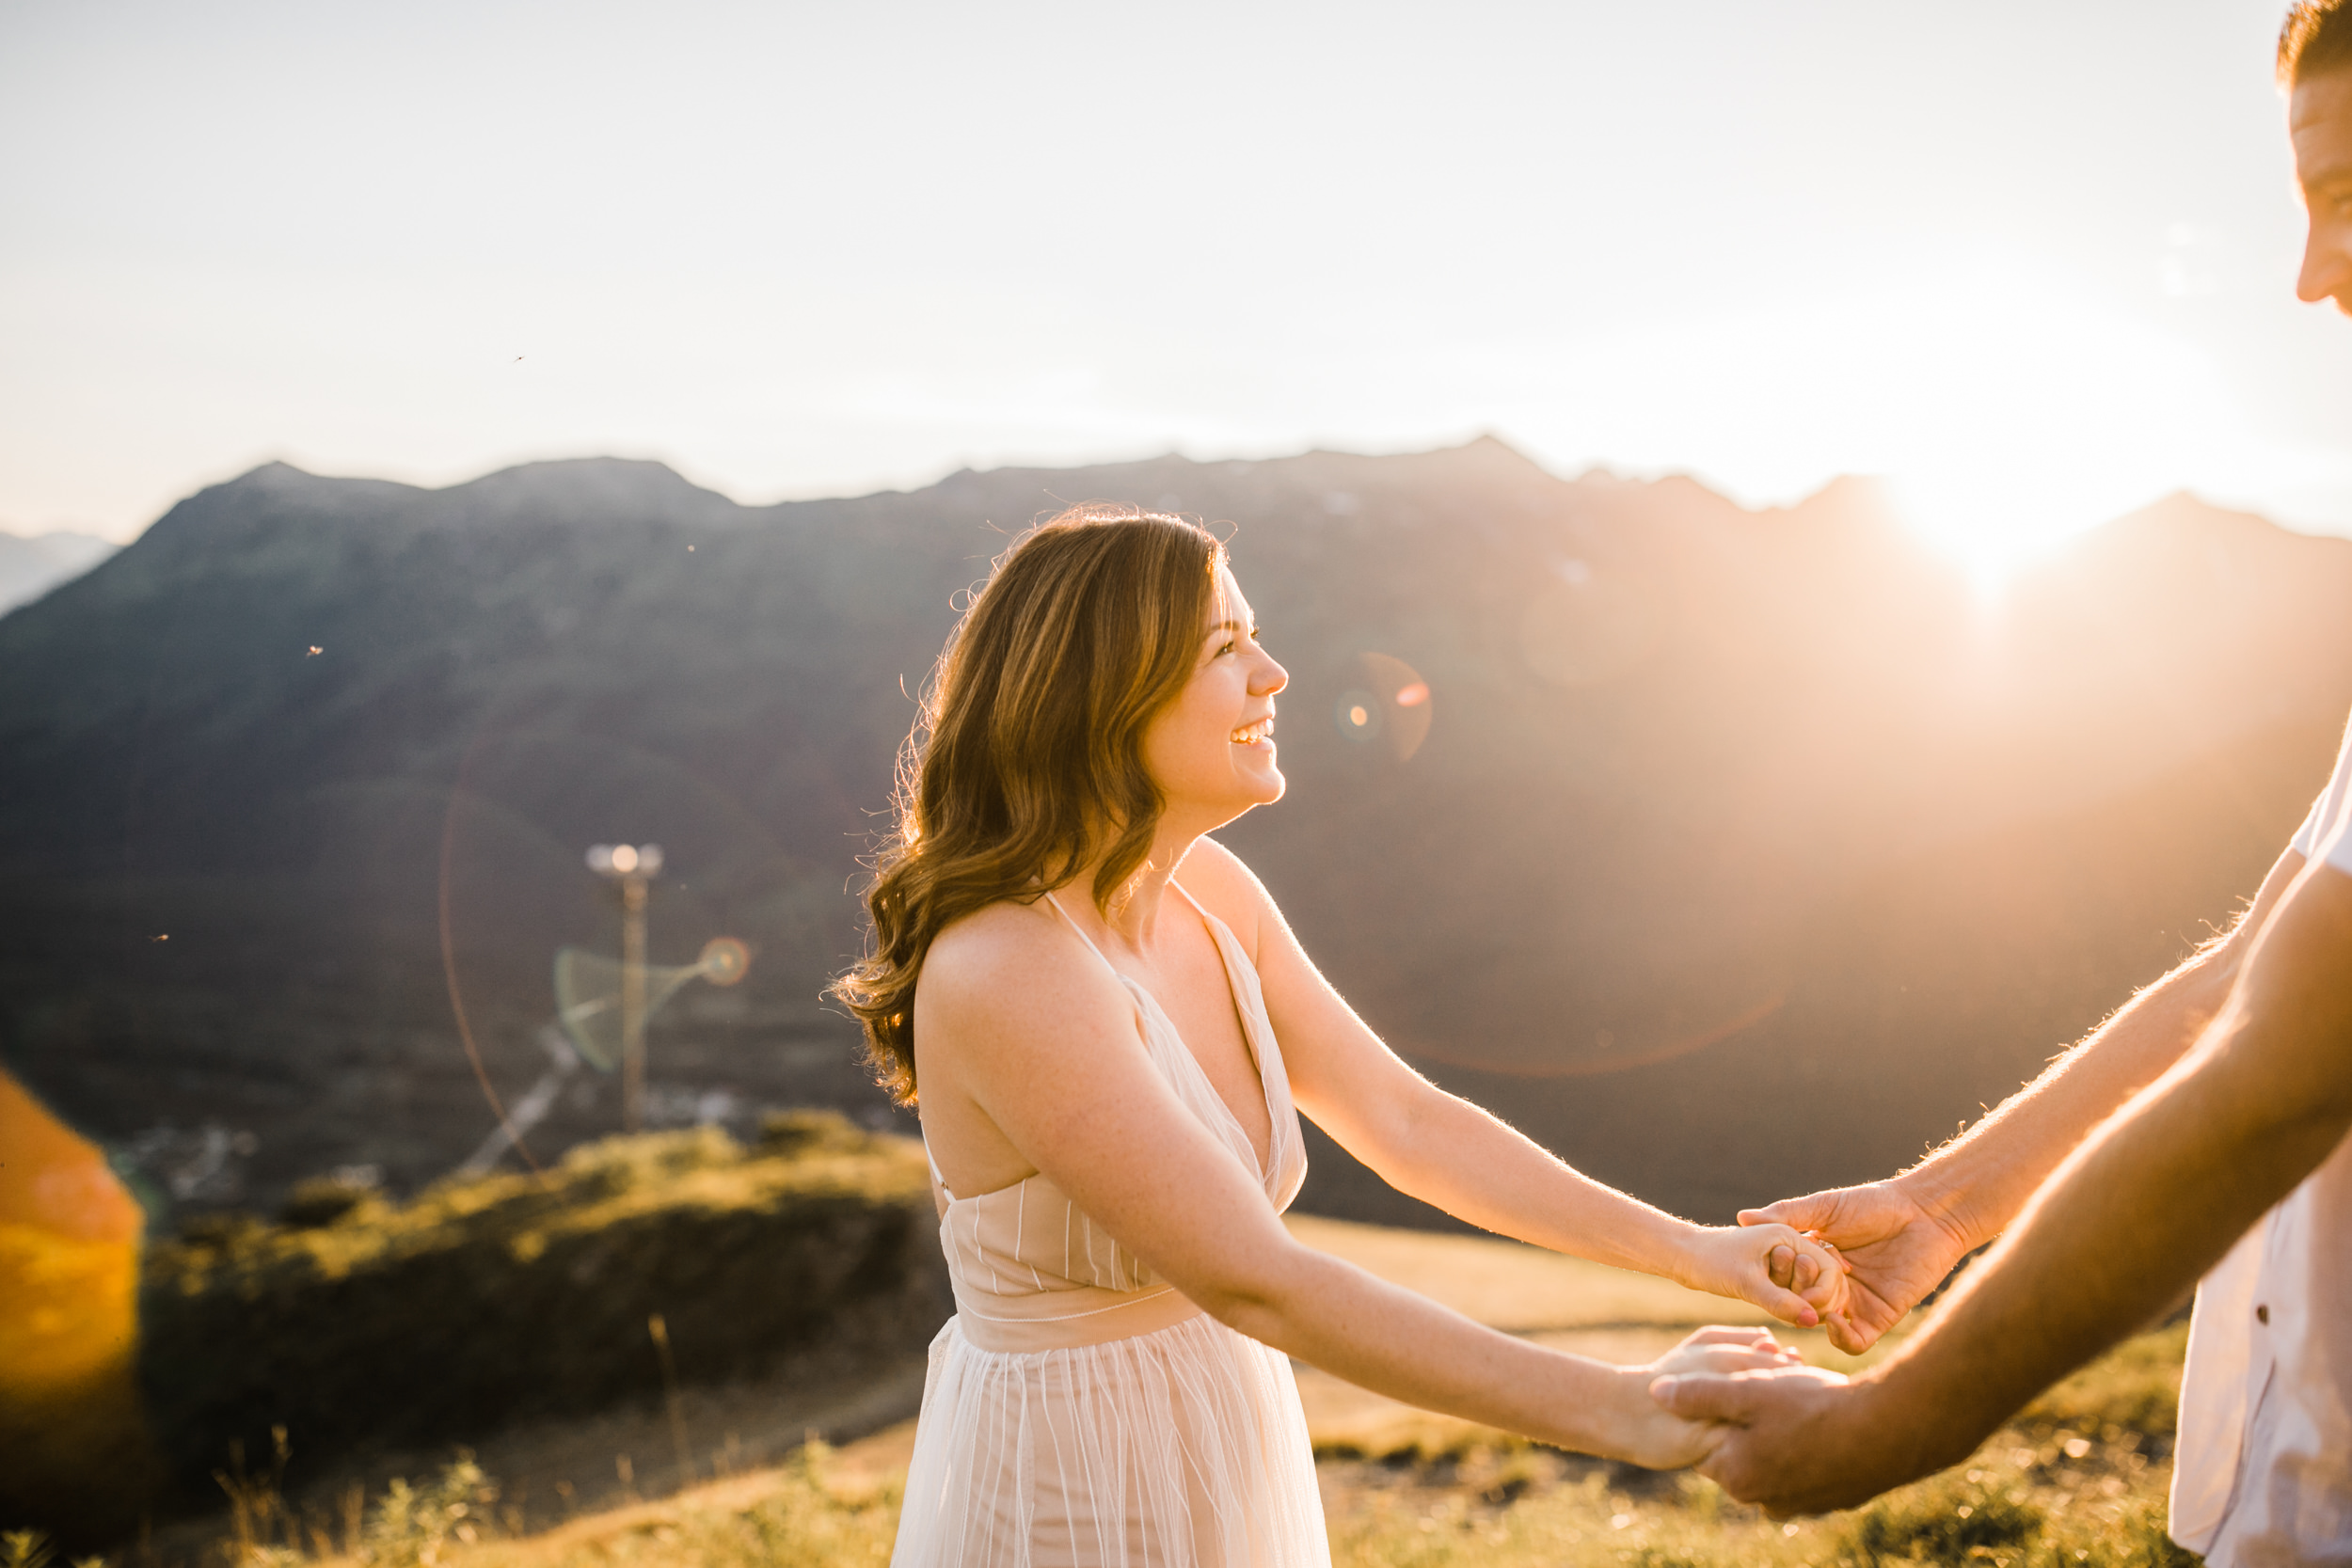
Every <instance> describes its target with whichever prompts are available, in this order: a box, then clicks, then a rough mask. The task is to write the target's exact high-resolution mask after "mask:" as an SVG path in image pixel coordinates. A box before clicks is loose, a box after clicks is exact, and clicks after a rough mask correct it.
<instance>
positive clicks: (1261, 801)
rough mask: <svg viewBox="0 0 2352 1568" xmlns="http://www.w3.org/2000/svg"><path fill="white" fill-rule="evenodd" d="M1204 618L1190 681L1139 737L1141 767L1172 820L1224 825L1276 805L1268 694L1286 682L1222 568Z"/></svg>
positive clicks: (1278, 784) (1278, 785)
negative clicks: (1163, 799) (1208, 820)
mask: <svg viewBox="0 0 2352 1568" xmlns="http://www.w3.org/2000/svg"><path fill="white" fill-rule="evenodd" d="M1208 619H1209V624H1208V625H1207V626H1203V627H1202V628H1201V632H1200V646H1199V648H1198V649H1197V650H1196V652H1195V656H1194V660H1193V667H1192V678H1191V679H1190V680H1189V681H1187V682H1185V683H1184V690H1183V691H1182V692H1181V693H1179V694H1178V696H1177V698H1176V701H1175V702H1174V703H1172V704H1170V705H1168V707H1167V708H1166V709H1165V710H1164V711H1162V712H1161V714H1160V715H1159V717H1158V718H1156V719H1154V720H1152V722H1151V724H1150V726H1149V727H1147V728H1146V729H1145V730H1144V732H1143V764H1144V767H1145V768H1149V769H1150V770H1151V774H1152V783H1154V784H1158V785H1159V786H1160V793H1161V794H1162V795H1163V796H1165V797H1166V798H1167V801H1168V812H1169V813H1170V814H1171V815H1177V816H1184V817H1192V816H1208V817H1211V818H1213V819H1214V820H1215V821H1216V822H1230V821H1232V819H1233V818H1234V817H1236V816H1240V815H1241V814H1242V813H1243V812H1246V811H1248V809H1249V808H1250V807H1251V806H1261V805H1267V804H1271V803H1272V802H1274V801H1276V800H1280V799H1281V798H1282V774H1281V771H1280V770H1279V768H1276V767H1275V765H1274V694H1275V693H1276V692H1278V691H1279V690H1281V689H1282V688H1283V687H1285V686H1287V685H1289V684H1290V676H1289V675H1288V674H1286V673H1284V672H1283V670H1282V667H1281V666H1280V665H1279V664H1277V663H1275V662H1274V658H1273V656H1272V655H1270V654H1268V653H1267V652H1266V651H1265V650H1264V649H1263V648H1262V647H1260V646H1259V645H1258V622H1257V618H1256V617H1255V616H1254V615H1252V614H1251V613H1250V610H1249V601H1248V599H1246V598H1244V597H1243V596H1242V592H1241V584H1239V583H1238V582H1235V581H1234V580H1233V574H1232V571H1231V570H1230V569H1229V568H1227V567H1225V566H1222V565H1220V566H1219V567H1218V568H1217V572H1216V593H1215V594H1212V595H1211V597H1210V600H1209V618H1208ZM1203 831H1205V830H1203Z"/></svg>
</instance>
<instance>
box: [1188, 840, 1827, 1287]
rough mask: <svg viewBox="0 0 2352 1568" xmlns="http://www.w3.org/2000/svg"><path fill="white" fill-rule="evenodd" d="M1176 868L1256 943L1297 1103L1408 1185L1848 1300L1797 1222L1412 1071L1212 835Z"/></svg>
mask: <svg viewBox="0 0 2352 1568" xmlns="http://www.w3.org/2000/svg"><path fill="white" fill-rule="evenodd" d="M1179 875H1180V878H1181V879H1182V880H1183V881H1184V885H1185V886H1186V887H1187V888H1188V889H1190V890H1191V891H1192V892H1193V894H1194V895H1196V896H1198V897H1200V899H1201V900H1202V902H1204V903H1207V904H1209V905H1210V906H1211V907H1212V908H1213V909H1215V910H1216V912H1217V913H1218V915H1219V917H1220V918H1222V919H1224V920H1225V922H1226V923H1227V924H1228V925H1229V926H1232V927H1233V928H1234V932H1235V935H1236V936H1238V937H1239V938H1240V939H1241V940H1242V942H1243V943H1244V945H1245V946H1247V947H1248V948H1249V949H1250V953H1251V957H1252V958H1253V960H1254V961H1255V963H1256V965H1257V969H1258V974H1259V978H1260V983H1261V984H1262V986H1263V989H1264V991H1265V999H1266V1009H1267V1012H1268V1013H1269V1014H1270V1015H1271V1017H1272V1019H1273V1022H1274V1032H1275V1036H1276V1037H1277V1038H1278V1039H1279V1041H1280V1042H1281V1047H1282V1057H1283V1060H1284V1062H1285V1063H1286V1064H1288V1067H1289V1069H1290V1079H1291V1090H1292V1093H1293V1094H1294V1096H1295V1098H1296V1100H1297V1101H1298V1105H1299V1109H1300V1110H1302V1111H1304V1112H1305V1113H1306V1114H1307V1115H1308V1116H1309V1117H1312V1118H1313V1120H1314V1122H1315V1124H1316V1125H1317V1126H1319V1127H1321V1128H1322V1129H1323V1130H1324V1131H1325V1132H1328V1133H1330V1134H1331V1136H1332V1138H1333V1139H1334V1140H1336V1141H1337V1142H1338V1143H1339V1145H1340V1147H1341V1148H1344V1149H1346V1150H1347V1151H1348V1152H1349V1153H1350V1154H1353V1155H1354V1156H1355V1157H1356V1158H1357V1159H1359V1160H1360V1161H1362V1162H1363V1163H1364V1164H1366V1165H1368V1166H1370V1167H1371V1168H1372V1169H1373V1170H1374V1171H1375V1172H1376V1173H1377V1174H1378V1175H1379V1176H1380V1178H1381V1179H1382V1180H1385V1181H1387V1182H1388V1183H1389V1184H1390V1185H1391V1186H1393V1187H1395V1188H1396V1189H1397V1190H1398V1191H1400V1192H1404V1193H1409V1194H1410V1195H1412V1196H1415V1197H1417V1198H1420V1199H1421V1200H1422V1201H1423V1202H1425V1203H1430V1204H1434V1205H1435V1206H1437V1207H1438V1208H1440V1209H1443V1210H1444V1211H1445V1212H1448V1213H1450V1214H1454V1215H1456V1216H1457V1217H1459V1218H1462V1219H1465V1220H1468V1221H1470V1223H1471V1224H1472V1225H1476V1226H1480V1227H1485V1228H1486V1229H1488V1230H1492V1231H1496V1232H1498V1233H1500V1234H1502V1235H1505V1236H1515V1237H1517V1238H1518V1239H1519V1240H1520V1241H1524V1242H1532V1243H1534V1244H1535V1245H1537V1246H1542V1247H1549V1248H1550V1249H1551V1250H1553V1251H1555V1252H1564V1253H1568V1254H1570V1255H1572V1256H1575V1257H1579V1258H1589V1259H1595V1260H1596V1261H1598V1262H1603V1263H1610V1264H1613V1265H1615V1266H1617V1267H1619V1268H1629V1269H1640V1270H1642V1271H1644V1272H1645V1273H1648V1274H1655V1275H1664V1276H1665V1277H1667V1278H1670V1279H1674V1280H1677V1281H1679V1282H1680V1283H1682V1284H1685V1285H1690V1286H1692V1287H1694V1288H1695V1289H1698V1290H1703V1291H1712V1292H1714V1293H1716V1294H1718V1295H1725V1296H1733V1297H1737V1298H1739V1299H1740V1300H1743V1301H1749V1302H1753V1303H1755V1304H1756V1305H1757V1306H1759V1307H1763V1308H1764V1309H1765V1310H1767V1311H1769V1312H1771V1313H1772V1314H1773V1315H1774V1316H1775V1317H1778V1318H1781V1319H1782V1320H1784V1321H1786V1322H1788V1323H1797V1324H1800V1325H1803V1326H1807V1327H1810V1326H1811V1325H1812V1324H1814V1323H1818V1322H1820V1317H1821V1314H1822V1313H1824V1312H1827V1313H1831V1314H1836V1312H1837V1311H1838V1310H1839V1309H1840V1307H1841V1306H1842V1303H1843V1300H1844V1279H1843V1275H1842V1271H1840V1270H1838V1269H1837V1268H1836V1265H1835V1264H1834V1263H1833V1262H1832V1261H1831V1259H1830V1257H1829V1255H1828V1254H1827V1253H1825V1252H1824V1251H1822V1250H1821V1249H1820V1246H1819V1245H1818V1243H1814V1242H1812V1241H1810V1240H1808V1239H1806V1238H1804V1237H1803V1236H1801V1235H1799V1233H1798V1232H1797V1231H1795V1230H1794V1229H1792V1228H1790V1227H1786V1226H1775V1227H1771V1228H1770V1229H1769V1230H1766V1229H1761V1228H1758V1227H1748V1228H1745V1229H1742V1228H1741V1227H1736V1226H1723V1227H1708V1226H1698V1225H1692V1223H1690V1222H1689V1221H1687V1220H1681V1219H1677V1218H1676V1217H1675V1216H1673V1215H1671V1214H1667V1213H1665V1212H1661V1211H1660V1210H1658V1209H1655V1208H1652V1207H1651V1206H1650V1205H1648V1204H1646V1203H1643V1202H1642V1201H1640V1200H1639V1199H1637V1198H1634V1197H1631V1196H1628V1195H1626V1194H1624V1193H1621V1192H1618V1191H1617V1190H1616V1189H1614V1188H1613V1187H1609V1186H1605V1185H1603V1184H1602V1183H1600V1182H1597V1181H1595V1180H1592V1179H1590V1178H1589V1177H1586V1176H1584V1175H1582V1174H1581V1173H1580V1172H1578V1171H1577V1170H1575V1169H1574V1168H1572V1167H1571V1166H1569V1165H1567V1164H1565V1163H1564V1162H1562V1161H1561V1160H1559V1159H1558V1158H1556V1157H1555V1156H1554V1155H1552V1154H1551V1153H1550V1152H1549V1151H1548V1150H1546V1149H1544V1148H1541V1147H1540V1146H1538V1145H1537V1144H1536V1143H1534V1141H1533V1140H1532V1139H1530V1138H1528V1137H1526V1136H1525V1135H1524V1134H1522V1133H1520V1132H1518V1131H1516V1130H1515V1129H1513V1128H1511V1127H1510V1126H1508V1125H1506V1124H1505V1123H1504V1122H1502V1120H1501V1119H1500V1118H1499V1117H1495V1116H1493V1115H1491V1114H1490V1113H1488V1112H1487V1111H1486V1110H1484V1109H1482V1108H1481V1107H1479V1106H1477V1105H1473V1104H1471V1103H1470V1101H1466V1100H1463V1099H1461V1098H1460V1097H1458V1096H1455V1095H1452V1094H1448V1093H1446V1092H1445V1091H1444V1090H1442V1089H1440V1088H1438V1086H1437V1085H1434V1084H1432V1083H1430V1082H1429V1081H1428V1080H1427V1079H1425V1078H1423V1077H1422V1075H1421V1074H1420V1073H1418V1072H1415V1071H1414V1070H1413V1069H1411V1068H1410V1067H1409V1066H1407V1065H1406V1063H1405V1062H1404V1061H1403V1060H1401V1059H1400V1058H1399V1057H1398V1056H1397V1054H1396V1053H1394V1052H1392V1051H1391V1050H1390V1049H1389V1048H1388V1046H1387V1045H1385V1044H1383V1043H1382V1042H1381V1040H1380V1038H1379V1037H1378V1036H1376V1035H1375V1034H1374V1033H1373V1032H1372V1030H1371V1029H1370V1028H1369V1027H1368V1026H1367V1025H1366V1024H1365V1023H1364V1022H1363V1021H1362V1020H1361V1019H1359V1017H1357V1016H1356V1013H1355V1011H1354V1009H1352V1008H1351V1007H1349V1006H1348V1005H1347V1003H1346V1001H1345V1000H1344V999H1343V998H1342V997H1341V996H1340V994H1339V992H1338V991H1336V990H1333V989H1332V987H1331V984H1330V982H1329V981H1327V980H1326V979H1325V978H1324V977H1323V975H1322V974H1321V973H1320V972H1319V971H1318V970H1316V968H1315V966H1314V964H1313V963H1312V962H1311V960H1310V959H1309V958H1308V957H1307V955H1306V953H1305V951H1304V950H1303V949H1302V948H1301V947H1300V946H1299V943H1298V939H1297V938H1296V937H1295V936H1294V935H1293V934H1292V933H1291V929H1290V927H1289V925H1288V924H1287V923H1286V922H1285V921H1284V920H1283V919H1282V916H1281V912H1280V911H1279V910H1277V909H1276V908H1275V906H1274V901H1273V900H1272V898H1271V897H1269V896H1268V895H1267V894H1266V892H1265V889H1264V888H1263V886H1262V885H1261V884H1260V883H1259V882H1258V879H1256V878H1255V877H1254V876H1252V875H1251V874H1250V872H1249V869H1248V867H1247V866H1245V865H1244V864H1242V863H1241V862H1240V861H1239V860H1238V859H1237V858H1235V857H1234V856H1233V854H1232V852H1231V851H1230V850H1227V849H1225V848H1223V847H1220V846H1218V845H1217V844H1216V843H1215V842H1214V841H1212V840H1209V839H1202V840H1200V841H1199V842H1198V843H1196V845H1195V846H1194V847H1193V850H1192V852H1191V853H1190V854H1189V855H1187V856H1186V857H1185V859H1184V865H1183V867H1182V870H1181V872H1180V874H1179ZM1775 1247H1787V1248H1793V1249H1795V1250H1796V1251H1797V1252H1799V1253H1800V1254H1802V1255H1804V1256H1805V1257H1808V1258H1809V1259H1812V1261H1813V1263H1814V1265H1815V1266H1814V1268H1812V1269H1810V1270H1808V1271H1805V1272H1804V1274H1802V1275H1799V1276H1798V1283H1799V1285H1800V1287H1801V1288H1800V1289H1799V1290H1795V1291H1792V1290H1789V1289H1788V1288H1786V1287H1784V1286H1782V1285H1779V1284H1775V1283H1774V1282H1773V1281H1772V1276H1771V1255H1772V1250H1773V1248H1775ZM1784 1277H1786V1275H1784Z"/></svg>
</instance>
